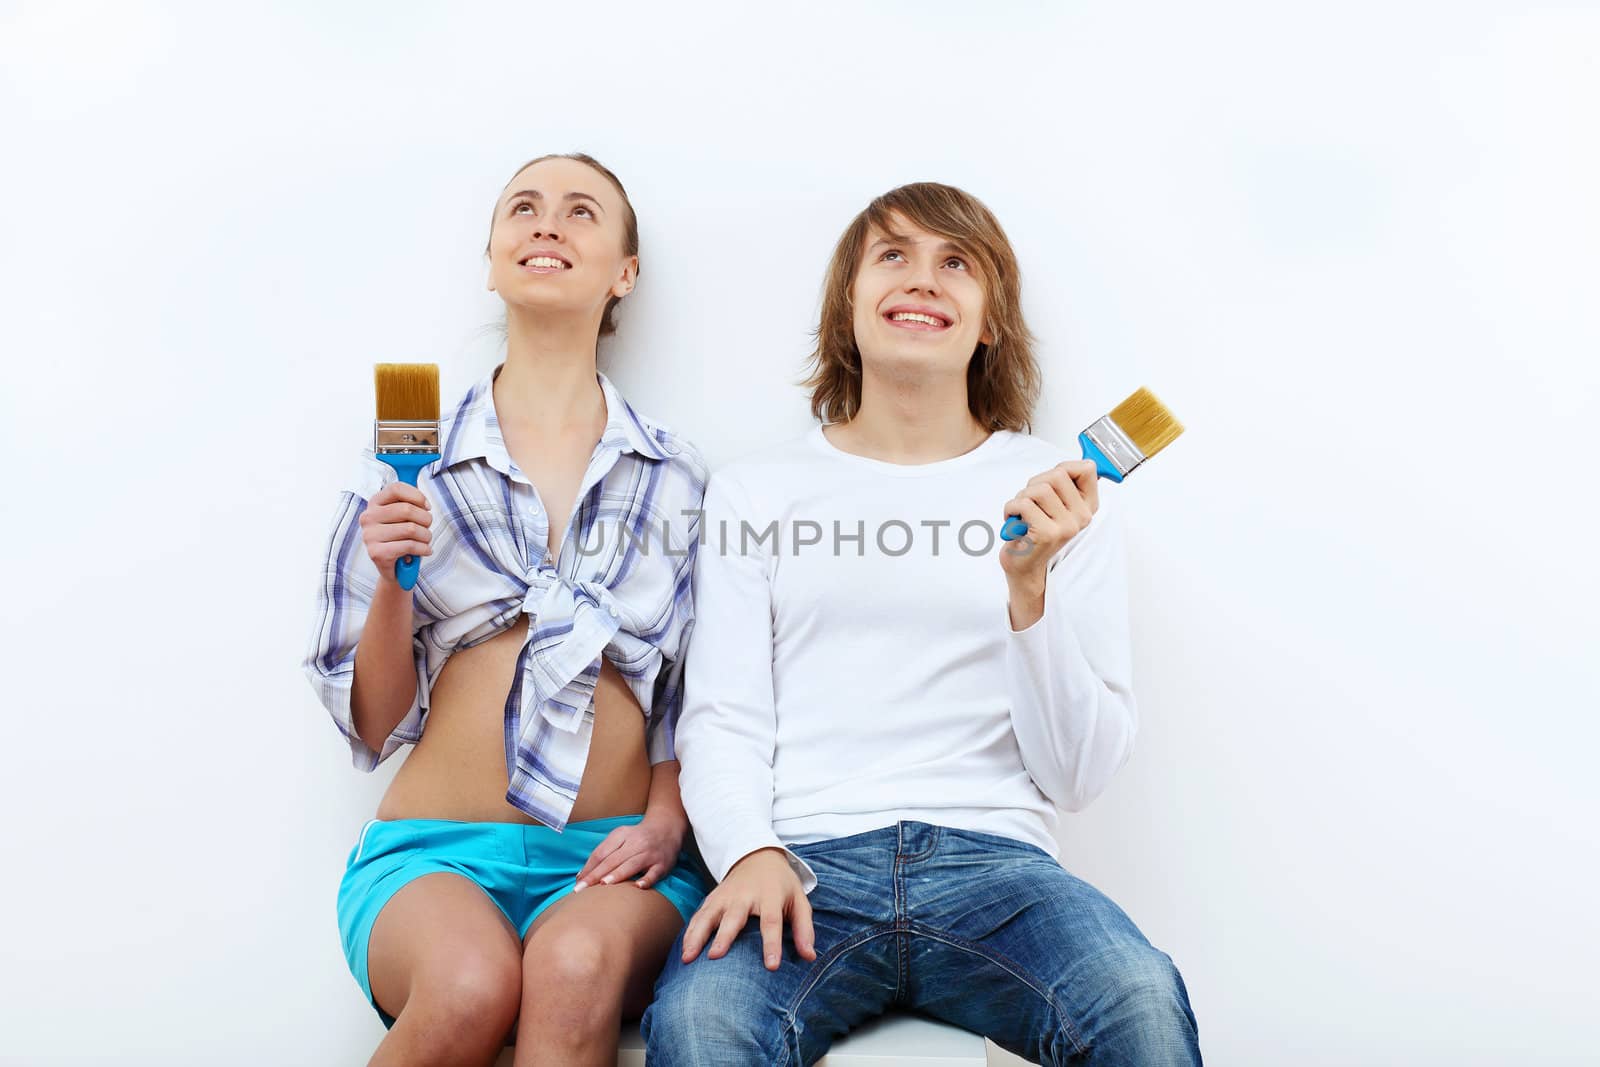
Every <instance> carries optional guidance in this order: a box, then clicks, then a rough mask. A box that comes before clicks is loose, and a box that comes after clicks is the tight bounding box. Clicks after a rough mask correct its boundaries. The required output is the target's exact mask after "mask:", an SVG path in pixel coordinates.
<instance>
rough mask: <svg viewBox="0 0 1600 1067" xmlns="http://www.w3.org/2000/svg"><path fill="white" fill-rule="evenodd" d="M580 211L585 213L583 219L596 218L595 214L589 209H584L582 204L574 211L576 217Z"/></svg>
mask: <svg viewBox="0 0 1600 1067" xmlns="http://www.w3.org/2000/svg"><path fill="white" fill-rule="evenodd" d="M580 211H581V212H583V217H584V218H586V219H592V218H594V212H593V211H590V210H589V209H588V208H586V207H584V206H583V205H582V204H579V205H578V206H577V207H575V208H573V209H572V213H573V214H574V215H576V214H577V213H578V212H580Z"/></svg>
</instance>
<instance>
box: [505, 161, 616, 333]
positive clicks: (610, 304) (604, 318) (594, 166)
mask: <svg viewBox="0 0 1600 1067" xmlns="http://www.w3.org/2000/svg"><path fill="white" fill-rule="evenodd" d="M547 159H570V160H573V161H575V162H578V163H582V164H583V165H584V166H586V167H588V168H589V169H590V170H593V171H596V172H598V173H599V174H600V176H601V177H603V178H605V180H606V181H608V182H610V183H611V184H612V186H613V187H614V188H615V189H616V190H617V195H618V196H620V197H622V254H623V255H625V256H637V255H638V254H639V218H638V216H637V215H635V214H634V213H633V201H631V200H629V199H628V190H626V189H624V188H623V187H622V179H621V178H618V177H617V176H616V175H615V174H613V173H611V169H610V168H609V167H607V166H606V165H605V164H604V163H601V162H600V161H599V160H598V159H595V158H594V157H593V156H590V155H585V154H584V153H582V152H551V153H550V154H549V155H544V156H537V157H535V158H533V159H530V160H528V161H527V162H526V163H524V164H523V165H522V166H520V167H518V168H517V169H516V170H514V171H512V172H511V178H515V177H516V176H517V175H519V174H521V173H522V172H523V171H525V170H527V169H528V168H529V167H531V166H533V165H534V164H535V163H543V162H544V161H545V160H547ZM511 178H507V179H506V185H507V186H509V185H510V184H511ZM502 195H504V194H503V193H502ZM499 213H500V204H499V201H496V202H495V210H494V213H493V214H491V215H490V216H489V240H488V241H485V242H484V245H483V254H484V255H486V256H487V255H488V254H489V246H490V244H492V243H493V241H494V223H495V219H496V218H498V217H499ZM633 273H634V277H635V278H637V277H638V276H639V272H638V271H637V270H635V271H634V272H633ZM620 303H622V297H620V296H614V297H612V298H611V299H610V300H607V301H606V309H605V311H603V312H601V314H600V336H601V337H606V336H608V335H610V334H614V333H616V332H617V323H616V320H615V319H613V318H612V312H614V311H616V309H617V305H618V304H620Z"/></svg>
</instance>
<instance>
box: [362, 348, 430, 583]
mask: <svg viewBox="0 0 1600 1067" xmlns="http://www.w3.org/2000/svg"><path fill="white" fill-rule="evenodd" d="M373 385H374V387H375V388H376V391H377V396H378V420H377V422H376V423H374V424H373V432H372V448H373V451H374V452H375V453H377V457H378V458H379V459H381V460H382V461H383V462H385V463H387V464H388V465H389V466H391V467H393V468H394V472H395V473H396V474H397V475H399V476H400V480H401V481H402V482H405V483H406V484H407V485H413V486H414V485H416V484H417V472H418V471H420V470H422V468H423V467H426V466H427V465H428V464H430V463H432V462H434V461H435V460H437V459H438V458H439V365H438V364H437V363H379V364H377V365H376V366H375V367H374V368H373ZM421 567H422V560H421V559H420V558H419V557H417V556H404V557H402V558H400V559H397V560H395V561H394V576H395V579H396V580H397V581H399V583H400V588H401V589H410V588H411V587H412V586H414V585H416V584H417V572H418V570H420V569H421Z"/></svg>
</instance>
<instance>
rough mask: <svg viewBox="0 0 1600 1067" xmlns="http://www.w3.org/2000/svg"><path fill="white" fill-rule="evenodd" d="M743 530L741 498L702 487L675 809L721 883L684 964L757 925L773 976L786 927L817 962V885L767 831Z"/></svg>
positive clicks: (762, 642) (761, 603) (760, 605)
mask: <svg viewBox="0 0 1600 1067" xmlns="http://www.w3.org/2000/svg"><path fill="white" fill-rule="evenodd" d="M746 519H749V520H751V522H752V525H757V524H755V521H754V518H753V516H752V508H751V505H750V501H749V499H748V497H747V495H746V494H745V493H744V491H743V489H742V487H740V486H739V485H738V483H737V482H736V481H735V480H733V479H731V478H728V477H726V476H722V475H714V476H713V477H712V479H711V482H710V484H709V485H708V486H707V487H706V499H705V518H704V523H703V526H702V529H704V530H705V535H706V543H705V544H704V545H702V546H701V549H700V553H699V558H698V561H697V563H696V567H695V579H694V595H695V615H696V623H695V634H694V642H695V649H694V655H692V656H690V657H689V659H688V663H687V665H686V667H685V671H684V674H685V678H684V699H683V713H682V716H681V717H680V718H679V721H678V730H677V752H678V758H679V760H680V761H681V762H682V770H681V772H680V775H679V786H680V788H681V791H682V795H683V804H684V808H685V809H686V810H687V811H688V813H689V820H690V822H691V823H693V825H694V831H695V839H696V841H697V842H698V843H699V845H700V853H701V855H702V856H704V857H705V861H706V864H707V866H709V867H710V868H711V873H712V875H713V877H715V878H716V879H717V880H718V882H719V883H721V884H719V885H718V886H717V888H716V889H714V890H712V892H711V894H710V895H709V896H707V897H706V899H705V903H703V904H702V905H701V907H700V910H699V911H698V912H696V913H695V915H694V917H693V918H692V919H691V920H690V923H689V926H688V928H687V929H686V930H685V932H684V939H683V961H684V962H685V963H688V962H691V961H692V960H694V959H695V958H696V957H698V956H699V955H700V951H701V949H702V948H704V946H705V944H706V941H707V939H708V938H710V937H711V934H712V932H713V930H714V931H716V938H715V940H714V941H713V942H712V945H711V952H710V955H711V958H713V959H716V958H718V957H720V956H722V955H723V953H725V952H727V950H728V948H729V947H730V946H731V945H732V944H733V942H734V939H735V938H737V937H738V935H739V932H740V931H741V930H743V929H744V927H745V924H746V923H747V922H748V921H749V919H750V916H752V915H756V916H759V917H760V920H761V939H762V944H763V948H764V953H763V954H764V957H765V960H766V966H767V969H768V970H776V969H777V968H778V965H779V962H780V958H781V955H782V945H783V924H784V921H785V919H787V920H788V921H789V923H790V925H791V929H792V932H793V936H794V942H795V948H796V950H797V951H798V952H799V953H800V955H801V956H802V957H803V958H804V959H808V960H811V959H815V958H816V950H815V948H814V944H815V937H814V934H813V931H812V926H811V908H810V905H809V904H808V903H807V901H806V893H807V892H809V891H810V889H811V888H813V887H814V886H815V885H816V883H817V880H816V876H815V875H814V874H813V873H812V871H811V868H810V867H808V866H806V864H805V863H804V862H803V861H801V860H800V859H799V857H797V856H795V855H794V854H793V853H792V852H790V851H788V850H787V849H785V848H784V847H783V843H782V842H781V841H780V840H779V839H778V835H777V832H776V831H775V830H773V828H772V793H773V777H772V765H773V756H774V750H775V748H776V745H777V732H778V724H777V709H776V706H775V704H774V701H773V692H772V585H771V581H770V578H769V574H770V569H769V567H768V564H767V560H766V558H765V557H763V556H762V555H761V551H762V550H761V548H760V547H759V546H758V545H756V544H754V542H753V541H752V544H751V546H750V547H751V551H750V552H749V553H748V554H747V553H745V552H744V551H743V549H744V547H745V544H744V539H743V538H742V537H741V533H740V523H741V522H742V521H744V520H746ZM757 528H760V527H759V525H757ZM724 531H726V536H727V549H726V551H724V549H723V536H724Z"/></svg>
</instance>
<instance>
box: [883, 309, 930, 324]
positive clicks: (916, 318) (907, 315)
mask: <svg viewBox="0 0 1600 1067" xmlns="http://www.w3.org/2000/svg"><path fill="white" fill-rule="evenodd" d="M889 321H890V322H924V323H927V324H928V325H929V326H943V325H944V321H943V320H942V319H936V318H934V317H933V316H932V315H923V314H921V313H920V312H916V311H896V312H895V313H894V314H892V315H890V316H889Z"/></svg>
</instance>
